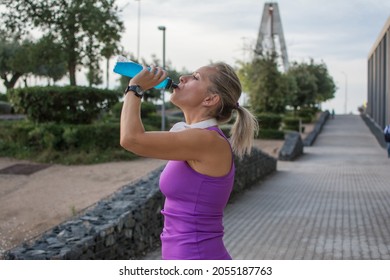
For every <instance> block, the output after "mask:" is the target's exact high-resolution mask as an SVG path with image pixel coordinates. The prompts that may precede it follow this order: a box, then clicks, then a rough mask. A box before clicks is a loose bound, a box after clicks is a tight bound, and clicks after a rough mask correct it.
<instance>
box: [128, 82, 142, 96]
mask: <svg viewBox="0 0 390 280" xmlns="http://www.w3.org/2000/svg"><path fill="white" fill-rule="evenodd" d="M129 91H132V92H134V95H135V96H137V97H139V98H142V97H143V96H144V91H143V90H142V88H141V87H140V86H138V85H133V86H127V88H126V90H125V95H126V93H128V92H129Z"/></svg>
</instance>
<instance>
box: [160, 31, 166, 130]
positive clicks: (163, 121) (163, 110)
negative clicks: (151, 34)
mask: <svg viewBox="0 0 390 280" xmlns="http://www.w3.org/2000/svg"><path fill="white" fill-rule="evenodd" d="M158 30H161V31H162V32H163V65H162V67H163V69H165V30H166V27H165V26H159V27H158ZM161 95H162V106H161V130H162V131H165V89H164V88H162V89H161Z"/></svg>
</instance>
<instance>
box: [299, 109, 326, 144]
mask: <svg viewBox="0 0 390 280" xmlns="http://www.w3.org/2000/svg"><path fill="white" fill-rule="evenodd" d="M329 115H330V113H329V111H328V110H326V111H325V112H322V113H321V116H320V117H319V119H318V120H317V122H316V124H315V125H314V128H313V130H312V131H311V132H310V133H309V135H307V136H306V138H305V139H304V140H303V145H304V146H311V145H313V144H314V141H315V140H316V139H317V136H318V135H319V134H320V132H321V130H322V127H323V126H324V125H325V123H326V121H327V120H328V118H329Z"/></svg>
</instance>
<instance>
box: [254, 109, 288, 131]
mask: <svg viewBox="0 0 390 280" xmlns="http://www.w3.org/2000/svg"><path fill="white" fill-rule="evenodd" d="M256 119H257V121H258V122H259V126H260V129H274V130H278V129H279V128H280V125H281V122H282V117H281V116H279V115H277V114H273V113H260V114H257V115H256Z"/></svg>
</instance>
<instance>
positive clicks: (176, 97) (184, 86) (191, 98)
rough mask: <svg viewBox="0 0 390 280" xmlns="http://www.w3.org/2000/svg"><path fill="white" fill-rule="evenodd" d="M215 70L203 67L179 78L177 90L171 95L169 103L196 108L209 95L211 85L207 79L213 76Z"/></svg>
mask: <svg viewBox="0 0 390 280" xmlns="http://www.w3.org/2000/svg"><path fill="white" fill-rule="evenodd" d="M215 71H216V70H215V69H214V68H212V67H209V66H204V67H201V68H199V69H198V70H196V71H195V72H194V73H192V74H190V75H184V76H181V77H180V83H179V86H178V88H176V89H174V91H173V94H172V95H171V102H172V103H173V104H175V105H176V106H178V107H180V108H183V107H187V106H191V107H196V106H197V105H199V104H201V103H202V101H203V100H204V99H205V98H206V97H207V96H208V95H209V94H210V93H209V92H208V88H209V87H210V85H211V82H210V80H209V77H210V76H211V75H214V74H215Z"/></svg>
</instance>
